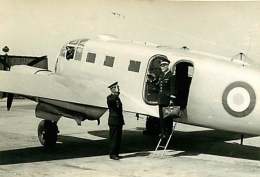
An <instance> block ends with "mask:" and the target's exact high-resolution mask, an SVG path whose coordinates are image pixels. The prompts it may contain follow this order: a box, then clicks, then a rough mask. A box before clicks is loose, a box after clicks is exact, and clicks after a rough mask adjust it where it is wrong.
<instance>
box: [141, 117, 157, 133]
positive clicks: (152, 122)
mask: <svg viewBox="0 0 260 177" xmlns="http://www.w3.org/2000/svg"><path fill="white" fill-rule="evenodd" d="M145 126H146V127H145V128H146V129H145V130H144V132H143V133H144V134H145V135H146V134H147V135H158V134H159V133H160V119H159V118H157V117H151V116H149V117H147V119H146V124H145Z"/></svg>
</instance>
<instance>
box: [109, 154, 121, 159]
mask: <svg viewBox="0 0 260 177" xmlns="http://www.w3.org/2000/svg"><path fill="white" fill-rule="evenodd" d="M109 157H110V159H113V160H119V157H118V156H116V155H110V156H109Z"/></svg>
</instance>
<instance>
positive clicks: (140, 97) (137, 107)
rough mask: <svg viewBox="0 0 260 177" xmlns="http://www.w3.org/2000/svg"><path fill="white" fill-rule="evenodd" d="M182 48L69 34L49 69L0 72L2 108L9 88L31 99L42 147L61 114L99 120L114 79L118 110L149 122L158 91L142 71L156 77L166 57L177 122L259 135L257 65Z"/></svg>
mask: <svg viewBox="0 0 260 177" xmlns="http://www.w3.org/2000/svg"><path fill="white" fill-rule="evenodd" d="M186 49H187V48H185V47H184V48H182V49H173V48H170V47H166V46H160V45H156V44H152V43H146V42H145V43H141V42H132V41H122V40H118V39H116V38H113V37H111V36H103V37H101V38H97V39H94V40H92V39H79V40H73V41H70V42H68V43H67V44H65V45H64V46H63V47H62V49H61V51H60V54H59V56H58V57H57V61H56V66H55V72H51V71H45V70H41V69H38V68H34V67H30V66H14V67H13V68H11V71H0V81H1V85H0V91H3V92H8V93H9V94H8V100H7V107H8V109H10V107H11V103H12V98H13V94H19V95H23V96H25V97H28V98H31V99H34V100H35V101H37V102H38V104H37V106H36V110H35V114H36V117H38V118H42V119H44V120H42V121H41V122H40V124H39V127H38V135H39V140H40V142H41V144H43V145H44V146H51V145H54V144H55V143H56V141H57V134H58V127H57V122H58V121H59V119H60V118H61V117H62V116H64V117H68V118H72V119H75V120H76V121H77V123H78V124H80V122H81V121H83V120H85V119H88V120H99V118H100V117H101V116H102V115H103V114H104V113H105V112H106V110H107V105H106V96H107V95H108V94H109V90H108V89H107V86H108V85H110V84H111V83H113V82H114V81H118V82H119V84H120V88H121V95H120V97H121V99H122V102H123V108H124V111H129V112H134V113H138V114H143V115H147V116H149V118H150V119H147V120H150V121H149V122H148V124H147V128H148V129H149V128H151V127H158V126H156V125H153V124H157V123H158V122H157V121H151V120H155V119H157V120H158V117H159V113H158V106H157V98H158V91H157V89H156V87H155V86H154V85H153V84H151V82H150V76H151V75H155V76H158V75H159V74H160V72H161V71H160V68H159V63H160V62H161V60H164V59H168V60H170V61H171V64H170V68H171V70H172V71H173V73H174V74H175V77H176V82H177V89H178V95H176V100H178V103H179V105H180V106H182V107H183V108H184V111H183V114H181V116H180V117H179V118H177V119H176V121H177V122H181V123H185V124H192V125H197V126H203V127H209V128H213V129H222V130H227V131H234V132H239V133H248V134H258V135H260V106H259V103H258V102H257V96H258V95H259V91H260V82H258V78H259V75H260V68H257V66H252V65H248V64H247V63H245V62H244V61H241V60H239V59H238V60H236V59H233V61H230V60H229V59H226V58H224V57H220V56H215V55H209V54H207V55H206V54H204V53H200V52H193V51H192V50H186ZM236 61H240V62H241V63H239V62H236ZM151 118H152V119H151ZM152 131H153V130H152ZM154 131H155V130H154Z"/></svg>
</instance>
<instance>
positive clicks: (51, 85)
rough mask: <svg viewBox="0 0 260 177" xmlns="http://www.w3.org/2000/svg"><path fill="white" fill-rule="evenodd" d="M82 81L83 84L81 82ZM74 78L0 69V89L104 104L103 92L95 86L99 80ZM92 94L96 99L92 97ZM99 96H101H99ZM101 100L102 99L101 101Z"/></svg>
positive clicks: (61, 99) (54, 98) (83, 102)
mask: <svg viewBox="0 0 260 177" xmlns="http://www.w3.org/2000/svg"><path fill="white" fill-rule="evenodd" d="M82 82H84V84H82ZM86 82H90V81H89V80H87V79H86V80H77V81H76V80H75V79H72V78H70V77H64V76H61V75H57V74H51V73H50V74H47V75H41V74H39V75H38V74H31V73H16V72H10V71H0V83H1V84H0V91H1V92H8V93H15V94H19V95H27V96H33V97H41V98H48V99H53V100H60V101H66V102H73V103H80V104H88V102H89V100H91V102H92V105H98V106H106V105H105V103H106V102H105V98H106V95H105V94H99V91H98V90H97V89H96V88H103V87H104V86H103V85H102V87H100V84H102V83H99V82H96V81H94V80H93V79H92V80H91V83H89V84H86ZM93 95H95V97H96V98H97V99H92V97H93ZM100 97H101V98H100ZM101 100H103V101H101Z"/></svg>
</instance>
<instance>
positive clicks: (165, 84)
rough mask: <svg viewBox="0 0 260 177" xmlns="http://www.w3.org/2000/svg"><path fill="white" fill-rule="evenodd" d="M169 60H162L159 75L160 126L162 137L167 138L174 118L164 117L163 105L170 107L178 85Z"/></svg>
mask: <svg viewBox="0 0 260 177" xmlns="http://www.w3.org/2000/svg"><path fill="white" fill-rule="evenodd" d="M169 64H170V61H169V60H165V59H164V60H162V61H161V63H160V68H161V70H162V73H161V75H160V76H159V99H158V105H159V117H160V126H161V134H160V136H161V137H162V138H166V137H167V135H169V134H170V133H171V130H172V125H173V119H172V118H171V117H169V118H164V117H163V107H168V106H169V104H170V101H171V100H173V99H174V98H175V96H174V95H176V89H175V88H176V86H175V77H174V75H173V73H172V72H171V71H170V69H169Z"/></svg>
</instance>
